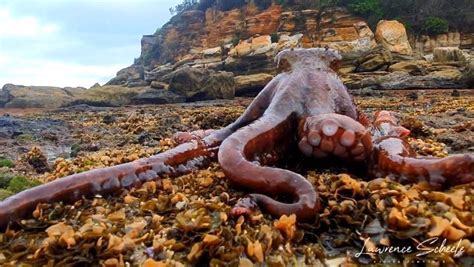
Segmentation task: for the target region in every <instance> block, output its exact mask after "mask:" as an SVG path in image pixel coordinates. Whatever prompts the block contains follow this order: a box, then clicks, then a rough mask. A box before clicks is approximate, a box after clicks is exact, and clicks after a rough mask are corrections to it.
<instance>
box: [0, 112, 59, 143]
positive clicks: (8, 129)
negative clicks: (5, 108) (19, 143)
mask: <svg viewBox="0 0 474 267" xmlns="http://www.w3.org/2000/svg"><path fill="white" fill-rule="evenodd" d="M63 126H64V124H63V122H62V121H59V120H51V119H38V120H25V119H20V118H15V117H12V116H8V117H6V116H0V137H2V138H15V137H16V136H19V135H22V134H28V135H29V136H40V135H41V133H42V132H43V131H60V130H61V129H62V127H63ZM32 138H33V137H32Z"/></svg>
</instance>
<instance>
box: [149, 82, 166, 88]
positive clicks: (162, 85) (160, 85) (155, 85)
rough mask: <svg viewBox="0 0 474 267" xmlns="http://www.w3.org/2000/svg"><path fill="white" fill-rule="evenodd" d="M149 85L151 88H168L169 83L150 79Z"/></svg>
mask: <svg viewBox="0 0 474 267" xmlns="http://www.w3.org/2000/svg"><path fill="white" fill-rule="evenodd" d="M150 87H151V88H153V89H168V87H169V85H168V84H166V83H163V82H159V81H152V82H151V84H150Z"/></svg>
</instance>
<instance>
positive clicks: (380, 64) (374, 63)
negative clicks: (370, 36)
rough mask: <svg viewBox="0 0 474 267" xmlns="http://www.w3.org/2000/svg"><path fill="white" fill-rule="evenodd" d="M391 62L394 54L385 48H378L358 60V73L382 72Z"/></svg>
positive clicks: (356, 63)
mask: <svg viewBox="0 0 474 267" xmlns="http://www.w3.org/2000/svg"><path fill="white" fill-rule="evenodd" d="M391 61H392V54H391V53H390V51H389V50H388V49H387V48H385V47H383V46H377V47H375V48H374V49H372V50H370V51H367V52H365V53H363V54H362V55H361V56H360V58H359V59H357V60H356V62H355V65H356V72H366V71H374V70H380V69H383V68H384V67H388V66H389V65H390V62H391Z"/></svg>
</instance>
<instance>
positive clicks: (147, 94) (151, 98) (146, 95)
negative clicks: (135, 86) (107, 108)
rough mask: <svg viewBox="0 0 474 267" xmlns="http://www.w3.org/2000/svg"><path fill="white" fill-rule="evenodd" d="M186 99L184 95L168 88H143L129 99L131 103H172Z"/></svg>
mask: <svg viewBox="0 0 474 267" xmlns="http://www.w3.org/2000/svg"><path fill="white" fill-rule="evenodd" d="M185 101H186V98H185V97H184V96H181V95H178V94H175V93H173V92H171V91H169V90H154V89H145V90H143V91H142V92H140V93H139V94H137V95H136V96H134V97H132V98H131V99H130V104H133V105H144V104H146V105H148V104H172V103H183V102H185Z"/></svg>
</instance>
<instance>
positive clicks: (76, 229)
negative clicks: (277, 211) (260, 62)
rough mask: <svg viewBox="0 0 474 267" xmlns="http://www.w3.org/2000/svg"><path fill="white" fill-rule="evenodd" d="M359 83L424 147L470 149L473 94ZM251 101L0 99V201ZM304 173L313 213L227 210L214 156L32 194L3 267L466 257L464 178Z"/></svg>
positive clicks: (436, 261)
mask: <svg viewBox="0 0 474 267" xmlns="http://www.w3.org/2000/svg"><path fill="white" fill-rule="evenodd" d="M362 93H364V94H365V95H366V96H357V97H356V101H357V103H358V105H359V106H360V107H361V108H362V109H363V110H364V111H365V112H366V113H367V114H368V115H369V116H371V115H372V114H373V112H374V111H376V110H380V109H388V110H395V111H398V112H399V113H400V117H401V121H402V124H403V125H404V126H405V127H407V128H409V129H410V130H412V138H411V139H410V142H411V144H412V145H413V147H414V148H415V149H416V150H417V151H418V152H419V153H420V154H422V155H435V156H440V157H442V156H445V155H447V153H474V132H473V131H474V91H472V90H471V91H469V90H461V91H452V90H436V91H393V92H386V91H384V92H380V93H377V92H362ZM375 93H377V96H373V94H375ZM367 95H369V96H367ZM370 95H372V96H370ZM250 101H251V99H244V98H242V99H236V100H233V101H212V102H202V103H190V104H176V105H160V106H127V107H121V108H94V107H89V106H81V105H79V106H74V107H69V108H66V109H59V110H1V109H0V188H1V189H0V197H1V198H5V197H7V196H8V195H11V194H12V193H14V192H18V191H21V190H24V189H26V188H28V187H31V186H35V185H37V184H39V183H44V182H47V181H51V180H54V179H60V177H63V176H66V175H69V174H72V173H76V172H81V171H86V170H89V169H93V168H100V167H105V166H112V165H116V164H120V163H124V162H128V161H132V160H135V159H138V158H140V157H146V156H149V155H152V154H155V153H159V152H161V151H164V150H167V149H169V148H171V147H173V146H174V145H175V143H174V142H173V140H172V139H171V138H170V137H171V136H172V135H173V133H175V132H177V131H190V130H195V129H200V128H203V129H206V128H219V127H222V126H224V125H226V124H228V123H230V122H232V121H233V120H235V119H236V118H237V117H238V116H239V115H240V114H241V113H242V111H243V110H244V109H245V107H246V106H247V105H248V104H249V103H250ZM293 157H296V156H295V155H293ZM296 158H297V157H296ZM295 168H296V167H295ZM296 169H297V168H296ZM303 174H304V175H305V176H306V177H307V179H308V180H309V181H311V183H313V185H314V186H315V187H316V188H317V189H318V191H319V192H320V196H321V198H322V203H323V206H324V210H323V211H322V212H321V214H320V218H319V219H318V220H317V221H315V222H314V223H305V224H300V223H297V222H295V218H294V216H283V217H281V218H271V217H269V216H268V215H266V214H255V215H254V216H251V217H245V218H244V217H240V218H233V217H229V216H228V212H229V211H230V209H231V207H232V205H233V204H234V203H235V202H236V201H237V199H238V198H239V197H241V196H243V195H245V192H244V191H241V190H239V189H235V188H233V187H232V186H231V185H230V184H228V182H227V181H226V178H225V175H224V173H223V172H222V170H221V169H220V168H219V166H218V164H216V163H214V164H211V166H209V167H208V168H206V169H203V170H199V171H195V172H193V173H191V174H188V175H184V176H180V177H178V178H175V179H167V178H166V177H164V178H163V179H159V180H157V181H153V182H147V183H146V184H143V185H142V186H140V187H138V188H133V189H128V190H125V189H124V190H122V191H120V192H117V193H116V194H115V195H113V196H96V197H95V198H93V199H83V200H80V201H77V202H76V203H44V204H41V205H39V206H38V207H37V209H36V210H35V211H34V212H33V213H32V215H31V217H30V218H25V220H23V221H21V225H17V226H16V227H15V228H12V229H9V230H7V231H6V232H3V233H0V264H1V265H2V266H39V265H47V266H56V265H58V266H61V265H79V266H83V265H84V266H93V265H103V266H125V265H132V266H134V265H143V266H186V265H204V266H205V265H212V266H219V265H224V264H229V265H231V266H252V265H254V264H260V265H263V264H266V265H268V266H287V265H297V266H300V265H304V264H306V265H312V266H313V265H328V266H339V265H341V264H342V265H343V266H355V265H357V264H379V265H389V264H390V265H408V266H418V265H421V266H424V265H427V266H444V265H456V264H457V265H464V266H473V264H474V218H473V216H474V185H473V184H469V185H464V186H459V187H455V188H451V189H448V190H446V191H434V190H432V189H431V188H430V187H429V186H428V185H426V184H423V183H419V184H415V185H400V184H398V183H395V182H392V181H389V180H387V179H384V178H383V177H380V178H378V179H375V180H372V181H368V180H367V179H366V177H365V175H364V174H363V173H360V172H353V171H351V169H347V168H345V167H344V166H342V165H341V164H334V163H333V164H332V165H331V164H329V165H328V164H326V165H324V164H323V165H320V164H316V163H315V164H314V165H311V164H310V165H309V166H306V167H305V169H304V173H303Z"/></svg>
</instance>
